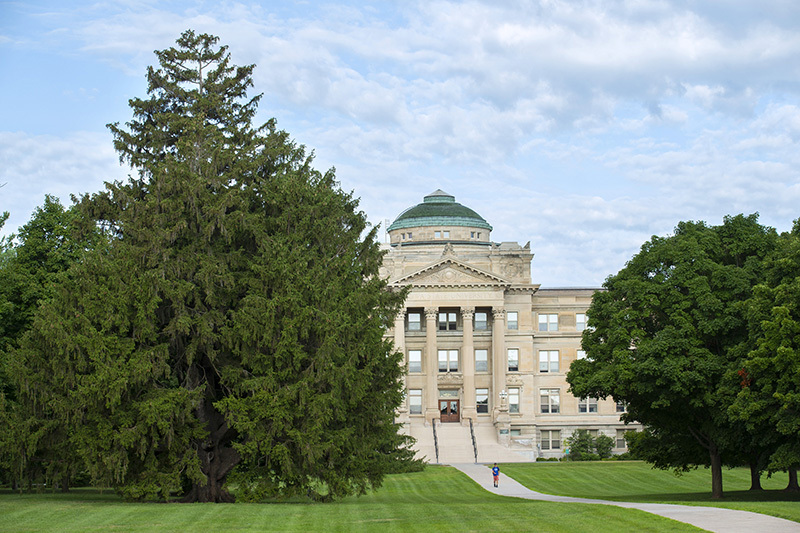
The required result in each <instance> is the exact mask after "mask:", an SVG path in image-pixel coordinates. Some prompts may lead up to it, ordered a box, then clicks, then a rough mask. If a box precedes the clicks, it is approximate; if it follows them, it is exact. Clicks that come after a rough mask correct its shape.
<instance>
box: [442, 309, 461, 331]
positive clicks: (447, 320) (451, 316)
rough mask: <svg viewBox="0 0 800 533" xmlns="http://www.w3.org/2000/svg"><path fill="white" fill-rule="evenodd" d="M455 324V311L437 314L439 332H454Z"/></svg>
mask: <svg viewBox="0 0 800 533" xmlns="http://www.w3.org/2000/svg"><path fill="white" fill-rule="evenodd" d="M456 324H457V320H456V313H455V311H447V312H443V313H439V331H455V330H456Z"/></svg>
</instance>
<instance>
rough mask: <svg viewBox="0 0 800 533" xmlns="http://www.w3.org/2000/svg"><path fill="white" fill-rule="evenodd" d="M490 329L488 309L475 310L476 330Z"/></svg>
mask: <svg viewBox="0 0 800 533" xmlns="http://www.w3.org/2000/svg"><path fill="white" fill-rule="evenodd" d="M487 329H489V313H487V312H486V311H476V312H475V331H486V330H487Z"/></svg>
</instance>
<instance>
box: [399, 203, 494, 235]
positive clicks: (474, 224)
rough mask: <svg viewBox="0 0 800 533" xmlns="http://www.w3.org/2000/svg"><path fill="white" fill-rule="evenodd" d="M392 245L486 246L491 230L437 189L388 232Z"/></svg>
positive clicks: (472, 213)
mask: <svg viewBox="0 0 800 533" xmlns="http://www.w3.org/2000/svg"><path fill="white" fill-rule="evenodd" d="M387 231H388V232H389V236H390V239H391V243H392V245H397V244H401V243H402V244H412V243H413V244H420V243H428V244H429V243H431V242H441V241H447V242H454V243H464V244H467V243H474V244H488V243H489V242H490V240H489V234H490V232H491V231H492V226H490V225H489V223H488V222H486V220H484V218H483V217H482V216H480V215H479V214H478V213H476V212H475V211H473V210H472V209H470V208H469V207H466V206H463V205H461V204H459V203H457V202H456V199H455V196H453V195H451V194H447V193H446V192H444V191H443V190H441V189H437V190H436V191H434V192H432V193H431V194H429V195H427V196H426V197H425V198H423V201H422V203H421V204H417V205H415V206H414V207H409V208H408V209H406V210H405V211H403V212H402V213H400V215H399V216H398V217H397V218H396V219H395V221H394V222H393V223H392V224H391V225H390V226H389V228H388V229H387Z"/></svg>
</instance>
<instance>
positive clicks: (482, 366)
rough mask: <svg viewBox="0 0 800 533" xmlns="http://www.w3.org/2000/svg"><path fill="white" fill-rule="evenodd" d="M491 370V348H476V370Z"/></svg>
mask: <svg viewBox="0 0 800 533" xmlns="http://www.w3.org/2000/svg"><path fill="white" fill-rule="evenodd" d="M488 371H489V350H475V372H488Z"/></svg>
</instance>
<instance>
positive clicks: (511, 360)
mask: <svg viewBox="0 0 800 533" xmlns="http://www.w3.org/2000/svg"><path fill="white" fill-rule="evenodd" d="M508 371H509V372H517V371H519V350H518V349H517V348H509V349H508Z"/></svg>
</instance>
